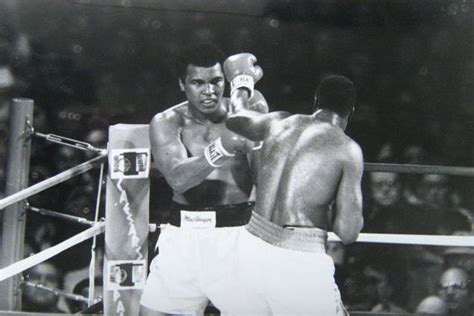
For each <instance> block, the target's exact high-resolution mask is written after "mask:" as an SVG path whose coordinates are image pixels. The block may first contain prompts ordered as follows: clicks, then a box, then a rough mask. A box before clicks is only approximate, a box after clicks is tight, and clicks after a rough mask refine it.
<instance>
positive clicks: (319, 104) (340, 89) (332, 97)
mask: <svg viewBox="0 0 474 316" xmlns="http://www.w3.org/2000/svg"><path fill="white" fill-rule="evenodd" d="M355 100H356V89H355V86H354V83H353V82H352V81H351V80H349V79H348V78H346V77H344V76H339V75H330V76H328V77H326V78H324V80H323V81H322V82H321V84H320V85H319V86H318V89H317V90H316V95H315V104H314V109H313V110H317V109H328V110H331V111H334V112H336V113H337V114H339V115H340V116H342V117H345V116H348V115H349V114H350V113H351V111H352V109H353V107H354V105H355Z"/></svg>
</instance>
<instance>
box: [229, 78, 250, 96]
mask: <svg viewBox="0 0 474 316" xmlns="http://www.w3.org/2000/svg"><path fill="white" fill-rule="evenodd" d="M254 86H255V80H254V79H253V77H252V76H249V75H238V76H236V77H235V78H234V79H232V81H231V82H230V94H231V95H232V94H233V93H234V92H235V91H236V90H237V89H240V88H244V89H247V90H248V91H249V98H251V97H253V90H254Z"/></svg>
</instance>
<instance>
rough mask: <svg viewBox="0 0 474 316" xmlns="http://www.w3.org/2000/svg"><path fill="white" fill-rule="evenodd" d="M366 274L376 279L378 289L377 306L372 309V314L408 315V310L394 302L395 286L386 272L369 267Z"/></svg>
mask: <svg viewBox="0 0 474 316" xmlns="http://www.w3.org/2000/svg"><path fill="white" fill-rule="evenodd" d="M366 274H367V275H369V276H371V277H373V278H374V279H375V282H376V289H377V301H376V305H375V306H374V307H372V309H371V312H376V313H381V312H390V313H406V310H404V309H403V308H402V307H400V306H398V305H397V303H395V302H394V301H393V294H394V292H393V285H392V282H391V280H390V279H389V277H388V275H387V273H386V272H384V271H382V270H379V271H378V270H375V269H371V268H370V267H369V268H368V269H366Z"/></svg>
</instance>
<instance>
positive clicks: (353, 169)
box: [333, 142, 364, 245]
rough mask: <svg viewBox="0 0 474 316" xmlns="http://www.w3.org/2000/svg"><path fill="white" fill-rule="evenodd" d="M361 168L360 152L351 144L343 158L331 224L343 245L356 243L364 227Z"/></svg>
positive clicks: (356, 145) (355, 145) (357, 147)
mask: <svg viewBox="0 0 474 316" xmlns="http://www.w3.org/2000/svg"><path fill="white" fill-rule="evenodd" d="M363 168H364V163H363V156H362V150H361V149H360V146H359V145H358V144H356V143H355V142H351V143H350V144H349V148H348V152H347V155H346V157H344V158H343V170H342V175H341V180H340V183H339V188H338V192H337V196H336V204H335V206H336V213H335V217H334V222H333V230H334V233H335V234H336V235H337V236H338V237H339V238H341V240H342V242H343V243H344V244H345V245H347V244H350V243H353V242H354V241H356V239H357V237H358V235H359V233H360V231H361V229H362V226H363V225H364V219H363V217H362V190H361V181H362V174H363Z"/></svg>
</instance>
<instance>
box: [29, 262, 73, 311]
mask: <svg viewBox="0 0 474 316" xmlns="http://www.w3.org/2000/svg"><path fill="white" fill-rule="evenodd" d="M25 281H28V282H31V283H33V284H41V285H44V286H46V287H48V288H54V289H61V282H62V274H61V272H60V271H59V269H58V268H57V267H56V266H55V265H54V264H53V263H51V262H43V263H40V264H38V265H36V266H35V267H33V268H31V269H30V270H28V271H26V273H25ZM58 300H59V297H58V296H57V295H55V294H54V293H52V292H50V291H47V290H44V289H41V288H36V287H33V286H29V285H25V286H24V288H23V297H22V309H23V310H24V311H29V312H43V313H63V312H64V311H63V310H61V309H59V308H58V307H57V303H58Z"/></svg>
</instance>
